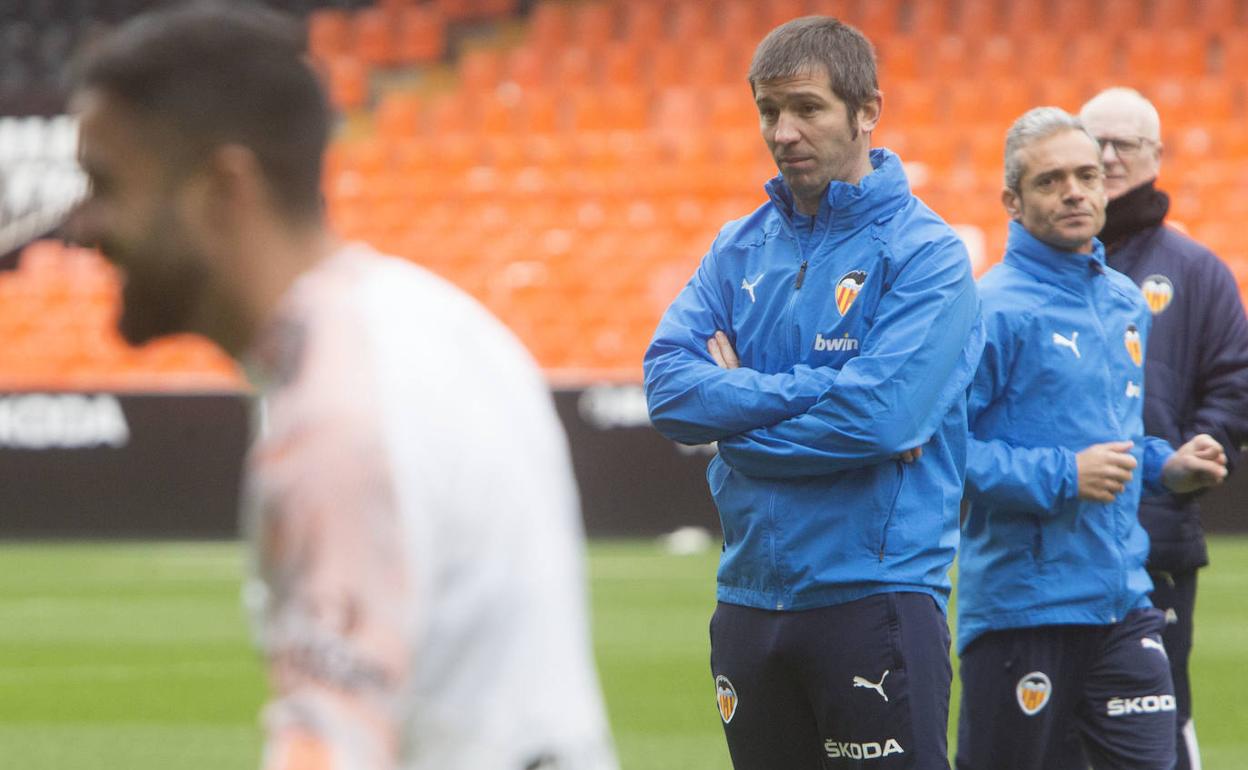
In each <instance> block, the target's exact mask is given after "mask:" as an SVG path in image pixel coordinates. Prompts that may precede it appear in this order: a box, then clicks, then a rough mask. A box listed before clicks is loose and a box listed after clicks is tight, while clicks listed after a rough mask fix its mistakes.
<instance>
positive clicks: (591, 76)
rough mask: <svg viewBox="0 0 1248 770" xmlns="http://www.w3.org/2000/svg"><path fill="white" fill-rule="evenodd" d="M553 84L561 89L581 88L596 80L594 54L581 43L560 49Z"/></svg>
mask: <svg viewBox="0 0 1248 770" xmlns="http://www.w3.org/2000/svg"><path fill="white" fill-rule="evenodd" d="M554 64H555V67H554V72H553V75H552V77H553V80H552V84H553V85H556V86H558V87H559V88H560V89H568V88H581V87H584V86H588V85H591V84H592V83H593V82H594V81H595V80H596V78H595V73H594V64H595V60H594V56H593V55H591V54H590V50H589V49H588V48H586V47H584V46H581V45H570V46H567V47H565V48H563V49H562V50H560V51H559V53H558V56H557V58H556V59H555V63H554Z"/></svg>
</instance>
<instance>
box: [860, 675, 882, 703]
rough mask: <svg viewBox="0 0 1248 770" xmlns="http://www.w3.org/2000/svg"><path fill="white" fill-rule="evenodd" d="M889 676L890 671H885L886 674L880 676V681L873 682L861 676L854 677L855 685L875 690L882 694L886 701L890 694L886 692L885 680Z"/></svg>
mask: <svg viewBox="0 0 1248 770" xmlns="http://www.w3.org/2000/svg"><path fill="white" fill-rule="evenodd" d="M887 678H888V671H887V670H886V671H885V672H884V676H882V677H880V681H879V682H872V681H871V680H869V679H863V678H862V677H860V676H856V677H854V687H866V688H867V689H868V690H875V691H876V692H878V693H879V694H880V697H881V698H883V699H884V701H885V702H886V703H887V702H888V696H887V695H885V694H884V680H885V679H887Z"/></svg>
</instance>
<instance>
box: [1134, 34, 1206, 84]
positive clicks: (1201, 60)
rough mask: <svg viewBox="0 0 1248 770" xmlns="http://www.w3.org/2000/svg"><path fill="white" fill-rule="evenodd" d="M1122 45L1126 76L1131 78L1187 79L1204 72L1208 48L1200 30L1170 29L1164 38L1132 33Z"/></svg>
mask: <svg viewBox="0 0 1248 770" xmlns="http://www.w3.org/2000/svg"><path fill="white" fill-rule="evenodd" d="M1125 42H1126V51H1125V54H1126V55H1125V67H1126V69H1125V72H1126V73H1128V74H1129V75H1130V76H1131V77H1132V78H1140V79H1151V78H1155V77H1180V78H1190V77H1199V76H1201V75H1204V74H1205V72H1206V62H1207V59H1208V44H1207V41H1206V38H1205V33H1204V32H1202V31H1200V30H1197V29H1182V28H1180V29H1171V30H1167V31H1166V33H1165V34H1164V35H1159V34H1157V33H1155V32H1153V31H1151V30H1143V29H1140V30H1133V31H1131V32H1129V33H1127V36H1126V39H1125Z"/></svg>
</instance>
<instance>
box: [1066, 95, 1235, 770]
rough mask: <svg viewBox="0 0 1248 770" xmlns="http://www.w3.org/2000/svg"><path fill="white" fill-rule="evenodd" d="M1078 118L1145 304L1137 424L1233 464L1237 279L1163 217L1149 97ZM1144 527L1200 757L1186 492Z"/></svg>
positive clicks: (1183, 710) (1117, 254) (1112, 101)
mask: <svg viewBox="0 0 1248 770" xmlns="http://www.w3.org/2000/svg"><path fill="white" fill-rule="evenodd" d="M1080 117H1081V118H1082V120H1083V123H1084V125H1085V126H1086V127H1087V129H1088V130H1089V132H1091V134H1092V136H1093V137H1094V138H1096V140H1097V142H1099V143H1100V147H1101V162H1102V163H1103V164H1104V166H1105V192H1106V194H1107V195H1108V198H1109V205H1108V206H1107V207H1106V212H1105V213H1106V218H1105V228H1104V229H1103V230H1101V233H1100V240H1101V241H1102V242H1103V243H1104V244H1105V253H1106V261H1107V263H1108V264H1109V266H1110V267H1112V268H1114V269H1115V270H1118V271H1119V272H1122V273H1125V274H1126V275H1127V276H1129V277H1130V278H1131V279H1132V280H1134V281H1135V282H1136V284H1138V285H1139V286H1140V289H1141V291H1142V292H1143V293H1144V297H1145V299H1146V300H1147V301H1148V306H1149V310H1150V311H1152V316H1153V324H1152V335H1151V337H1150V338H1149V340H1148V351H1147V356H1146V364H1145V372H1144V382H1145V387H1144V429H1145V432H1147V433H1148V434H1149V435H1153V436H1160V437H1161V438H1164V439H1166V440H1168V441H1170V442H1171V443H1172V444H1175V445H1178V444H1180V443H1182V442H1183V441H1185V440H1187V439H1188V438H1191V437H1192V436H1194V435H1196V434H1199V433H1207V434H1209V435H1211V436H1213V437H1214V438H1215V439H1217V440H1218V443H1220V444H1221V445H1222V447H1223V449H1224V450H1225V452H1226V457H1227V461H1228V466H1229V467H1234V464H1235V461H1236V460H1237V459H1238V456H1239V448H1240V447H1241V446H1242V445H1243V444H1244V443H1245V442H1248V320H1245V316H1244V308H1243V305H1242V304H1241V302H1240V298H1239V292H1238V289H1237V288H1236V285H1235V278H1234V277H1233V276H1232V275H1231V272H1230V270H1228V269H1227V267H1226V265H1224V264H1223V263H1222V261H1221V260H1219V259H1218V258H1217V257H1216V256H1215V255H1214V254H1213V253H1212V252H1211V251H1210V250H1209V249H1207V248H1205V247H1204V246H1203V245H1201V244H1199V243H1197V242H1196V241H1194V240H1192V239H1191V238H1188V237H1187V236H1186V235H1184V234H1183V233H1181V232H1179V231H1178V230H1175V229H1174V228H1172V227H1169V226H1167V225H1166V223H1165V218H1166V214H1167V211H1168V209H1169V205H1170V199H1169V198H1168V197H1167V196H1166V194H1165V193H1164V192H1162V191H1161V190H1158V189H1157V188H1156V180H1157V175H1158V173H1159V172H1160V170H1161V159H1162V154H1163V149H1164V146H1163V144H1162V141H1161V122H1160V120H1159V118H1158V115H1157V110H1156V108H1154V107H1153V105H1152V104H1151V103H1150V102H1149V101H1148V100H1147V99H1146V98H1144V97H1143V96H1142V95H1141V94H1139V93H1138V92H1136V91H1134V90H1131V89H1129V88H1110V89H1108V90H1106V91H1102V92H1101V93H1099V94H1097V95H1096V96H1095V97H1093V98H1092V99H1091V100H1090V101H1088V103H1087V104H1085V105H1084V106H1083V109H1082V111H1081V114H1080ZM1140 521H1141V522H1142V523H1143V525H1144V528H1145V529H1146V530H1147V531H1148V535H1149V539H1150V549H1149V555H1148V570H1149V574H1150V575H1151V576H1152V579H1153V584H1154V586H1155V588H1154V590H1153V594H1152V600H1153V603H1154V604H1155V605H1156V606H1157V607H1158V608H1159V609H1161V610H1163V611H1164V612H1165V617H1166V627H1165V632H1164V634H1163V635H1162V639H1163V641H1164V642H1165V647H1166V651H1167V652H1168V654H1169V657H1170V668H1171V673H1172V675H1173V677H1174V688H1175V695H1176V698H1177V701H1178V729H1179V735H1178V747H1179V751H1178V756H1179V762H1178V765H1177V767H1178V770H1189V769H1190V768H1197V769H1198V768H1199V767H1200V754H1199V750H1198V748H1197V744H1196V730H1195V727H1194V726H1193V723H1192V698H1191V686H1190V684H1189V681H1188V657H1189V654H1190V652H1191V649H1192V617H1193V611H1194V609H1195V605H1196V571H1197V570H1198V569H1199V568H1200V567H1203V566H1205V565H1206V564H1208V563H1209V557H1208V552H1207V550H1206V547H1205V536H1204V532H1203V530H1202V529H1201V523H1200V507H1199V506H1198V504H1197V502H1196V498H1195V496H1194V495H1190V494H1187V495H1176V494H1166V495H1162V496H1160V497H1154V498H1146V499H1144V500H1143V501H1141V503H1140Z"/></svg>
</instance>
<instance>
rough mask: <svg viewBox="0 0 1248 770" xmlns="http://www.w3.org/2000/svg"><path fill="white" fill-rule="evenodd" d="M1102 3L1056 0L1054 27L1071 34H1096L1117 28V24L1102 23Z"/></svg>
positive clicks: (1053, 10) (1082, 0) (1083, 0)
mask: <svg viewBox="0 0 1248 770" xmlns="http://www.w3.org/2000/svg"><path fill="white" fill-rule="evenodd" d="M1099 11H1100V5H1098V4H1097V3H1089V2H1088V0H1056V2H1054V3H1053V9H1052V13H1053V29H1055V30H1057V31H1058V32H1062V33H1065V34H1067V35H1070V34H1096V33H1100V32H1106V31H1109V30H1112V29H1117V28H1118V27H1117V24H1116V23H1113V22H1109V23H1106V24H1104V25H1103V24H1102V18H1101V16H1100V13H1099Z"/></svg>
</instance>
